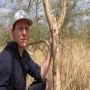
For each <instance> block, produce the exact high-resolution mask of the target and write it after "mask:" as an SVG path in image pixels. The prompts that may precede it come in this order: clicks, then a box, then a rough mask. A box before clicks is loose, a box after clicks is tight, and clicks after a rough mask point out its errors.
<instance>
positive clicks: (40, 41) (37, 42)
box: [27, 40, 49, 46]
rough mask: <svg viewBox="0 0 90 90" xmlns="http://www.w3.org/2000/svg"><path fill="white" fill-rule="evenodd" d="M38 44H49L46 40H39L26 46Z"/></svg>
mask: <svg viewBox="0 0 90 90" xmlns="http://www.w3.org/2000/svg"><path fill="white" fill-rule="evenodd" d="M39 43H46V45H47V46H49V42H48V41H47V40H39V41H36V42H30V43H28V44H27V46H29V45H35V44H39Z"/></svg>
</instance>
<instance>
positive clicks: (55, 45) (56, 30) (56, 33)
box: [43, 0, 68, 90]
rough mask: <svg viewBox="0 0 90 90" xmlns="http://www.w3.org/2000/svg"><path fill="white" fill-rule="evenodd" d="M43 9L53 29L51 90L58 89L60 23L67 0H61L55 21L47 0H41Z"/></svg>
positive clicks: (50, 27)
mask: <svg viewBox="0 0 90 90" xmlns="http://www.w3.org/2000/svg"><path fill="white" fill-rule="evenodd" d="M43 5H44V10H45V14H46V18H47V21H48V24H49V29H51V30H53V90H60V88H61V83H60V68H59V66H60V65H59V64H60V53H59V52H60V49H59V42H60V40H59V39H60V30H61V29H62V25H63V23H64V19H65V15H66V9H67V5H68V0H63V7H62V10H61V11H60V17H59V20H58V21H56V18H55V17H54V16H53V15H52V14H51V7H50V4H49V3H48V0H43Z"/></svg>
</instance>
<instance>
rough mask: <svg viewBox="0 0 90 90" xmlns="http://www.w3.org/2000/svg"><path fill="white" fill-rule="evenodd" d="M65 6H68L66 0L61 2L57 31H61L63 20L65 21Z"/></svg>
mask: <svg viewBox="0 0 90 90" xmlns="http://www.w3.org/2000/svg"><path fill="white" fill-rule="evenodd" d="M67 5H68V0H64V2H63V7H62V10H61V12H60V16H59V21H58V24H57V26H58V30H61V28H62V25H63V22H64V19H65V15H66V9H67Z"/></svg>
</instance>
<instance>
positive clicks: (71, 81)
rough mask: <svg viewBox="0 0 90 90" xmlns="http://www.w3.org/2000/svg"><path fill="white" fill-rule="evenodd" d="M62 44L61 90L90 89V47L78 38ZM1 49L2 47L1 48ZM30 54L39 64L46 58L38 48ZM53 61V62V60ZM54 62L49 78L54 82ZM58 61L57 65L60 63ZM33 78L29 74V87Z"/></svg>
mask: <svg viewBox="0 0 90 90" xmlns="http://www.w3.org/2000/svg"><path fill="white" fill-rule="evenodd" d="M63 45H64V46H62V45H61V44H60V57H58V58H60V62H58V63H60V77H61V81H60V83H61V89H60V90H90V49H89V48H90V47H89V45H87V44H85V43H83V42H80V41H78V40H76V39H75V40H64V41H63ZM0 50H1V48H0ZM30 55H31V57H32V58H33V60H34V61H35V62H37V63H38V64H39V65H41V63H42V62H43V60H44V57H45V56H44V54H43V53H42V52H41V51H39V50H37V51H35V52H31V51H30ZM52 63H53V62H52ZM52 63H51V67H50V71H49V72H48V75H47V78H48V79H49V80H50V81H51V82H52V81H53V80H52V77H53V75H52ZM58 63H57V65H58ZM32 81H33V78H31V77H30V76H27V87H28V86H29V84H30V83H31V82H32Z"/></svg>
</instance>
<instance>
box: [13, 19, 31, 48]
mask: <svg viewBox="0 0 90 90" xmlns="http://www.w3.org/2000/svg"><path fill="white" fill-rule="evenodd" d="M29 31H30V30H29V23H28V21H26V20H24V19H23V20H19V21H17V22H16V24H15V28H13V29H12V36H13V39H14V41H15V42H17V44H18V46H19V47H20V48H24V47H25V46H26V45H27V42H28V38H29Z"/></svg>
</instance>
